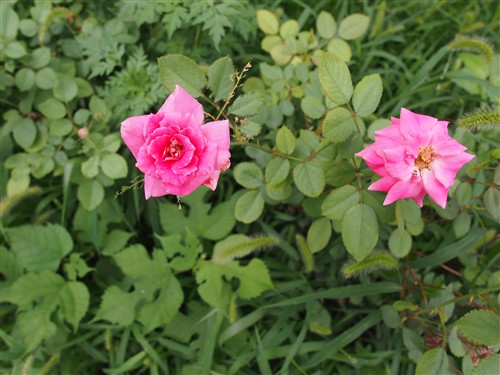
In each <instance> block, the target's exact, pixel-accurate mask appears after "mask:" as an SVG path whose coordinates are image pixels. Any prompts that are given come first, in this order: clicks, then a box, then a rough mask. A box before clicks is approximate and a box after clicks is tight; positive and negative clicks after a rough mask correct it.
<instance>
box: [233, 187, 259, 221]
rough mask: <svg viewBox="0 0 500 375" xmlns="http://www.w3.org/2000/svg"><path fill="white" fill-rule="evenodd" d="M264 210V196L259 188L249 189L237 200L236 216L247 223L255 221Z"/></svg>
mask: <svg viewBox="0 0 500 375" xmlns="http://www.w3.org/2000/svg"><path fill="white" fill-rule="evenodd" d="M263 210H264V198H263V197H262V193H260V192H258V191H257V190H251V191H247V192H246V193H245V194H243V195H242V196H241V197H240V198H239V199H238V201H237V202H236V207H235V208H234V216H235V217H236V220H238V221H241V222H243V223H245V224H250V223H253V222H254V221H255V220H257V219H258V218H259V217H260V215H261V214H262V211H263Z"/></svg>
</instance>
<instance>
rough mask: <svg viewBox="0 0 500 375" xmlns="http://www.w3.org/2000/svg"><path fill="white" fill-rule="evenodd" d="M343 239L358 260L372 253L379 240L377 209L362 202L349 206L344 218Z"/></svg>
mask: <svg viewBox="0 0 500 375" xmlns="http://www.w3.org/2000/svg"><path fill="white" fill-rule="evenodd" d="M342 241H343V243H344V246H345V247H346V249H347V251H348V252H349V254H351V255H352V256H353V257H354V259H356V260H357V261H358V262H359V261H360V260H362V259H363V258H365V257H366V256H367V255H368V254H370V253H371V252H372V250H373V248H374V247H375V245H376V244H377V241H378V220H377V215H376V214H375V211H373V209H371V208H370V207H368V206H367V205H365V204H361V203H360V204H357V205H355V206H353V207H351V208H349V210H347V212H346V214H345V217H344V219H343V220H342Z"/></svg>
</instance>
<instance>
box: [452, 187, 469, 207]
mask: <svg viewBox="0 0 500 375" xmlns="http://www.w3.org/2000/svg"><path fill="white" fill-rule="evenodd" d="M455 198H457V201H458V204H459V205H460V206H465V205H466V204H467V203H469V202H470V200H471V199H472V186H471V184H469V183H468V182H462V183H461V184H460V185H458V186H457V189H456V190H455Z"/></svg>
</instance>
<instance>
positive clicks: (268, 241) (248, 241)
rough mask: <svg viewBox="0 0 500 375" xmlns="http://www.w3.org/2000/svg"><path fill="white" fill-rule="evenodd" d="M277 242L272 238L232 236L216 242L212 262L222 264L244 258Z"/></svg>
mask: <svg viewBox="0 0 500 375" xmlns="http://www.w3.org/2000/svg"><path fill="white" fill-rule="evenodd" d="M277 243H278V240H277V239H276V238H274V237H253V238H252V237H248V236H245V235H243V234H233V235H231V236H229V237H227V238H226V239H224V240H222V241H220V242H217V243H216V244H215V246H214V255H213V257H212V260H213V261H214V263H217V264H224V263H227V262H230V261H232V260H233V259H235V258H242V257H245V256H247V255H249V254H251V253H253V252H254V251H257V250H261V249H264V248H267V247H271V246H274V245H276V244H277Z"/></svg>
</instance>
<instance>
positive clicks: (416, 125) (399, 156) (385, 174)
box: [356, 108, 474, 208]
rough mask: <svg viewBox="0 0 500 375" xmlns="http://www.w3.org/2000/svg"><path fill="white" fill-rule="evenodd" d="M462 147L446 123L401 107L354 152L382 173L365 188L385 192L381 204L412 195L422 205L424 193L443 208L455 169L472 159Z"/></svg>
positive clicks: (377, 172)
mask: <svg viewBox="0 0 500 375" xmlns="http://www.w3.org/2000/svg"><path fill="white" fill-rule="evenodd" d="M465 150H466V148H465V147H464V146H462V145H461V144H460V143H458V142H457V141H455V140H454V139H453V138H451V137H450V136H449V135H448V122H446V121H439V120H438V119H436V118H434V117H430V116H425V115H419V114H416V113H413V112H411V111H409V110H407V109H405V108H401V113H400V118H399V119H398V118H393V119H392V125H391V126H388V127H387V128H385V129H381V130H378V131H376V132H375V143H373V144H371V145H370V146H368V147H366V148H365V149H364V150H362V151H360V152H358V153H357V154H356V155H357V156H359V157H361V158H363V159H364V160H365V162H366V164H368V166H369V167H370V168H371V169H372V170H373V171H374V172H375V173H376V174H378V175H380V176H382V178H381V179H380V180H378V181H376V182H374V183H373V184H371V185H370V187H369V188H368V189H369V190H375V191H385V192H387V196H386V198H385V201H384V204H390V203H392V202H394V201H396V200H398V199H403V198H411V199H413V200H414V201H415V202H417V203H418V205H419V206H420V207H422V203H423V200H424V196H425V194H426V193H427V194H429V196H430V197H431V198H432V199H433V200H434V201H435V202H436V203H437V204H438V205H440V206H441V207H443V208H445V207H446V199H447V197H448V189H449V188H450V187H451V186H452V185H453V182H454V180H455V176H456V174H457V171H458V170H459V169H460V168H462V166H463V165H464V164H465V163H467V162H468V161H470V160H471V159H472V158H474V155H471V154H468V153H466V152H465Z"/></svg>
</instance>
